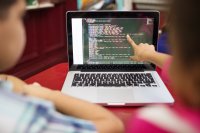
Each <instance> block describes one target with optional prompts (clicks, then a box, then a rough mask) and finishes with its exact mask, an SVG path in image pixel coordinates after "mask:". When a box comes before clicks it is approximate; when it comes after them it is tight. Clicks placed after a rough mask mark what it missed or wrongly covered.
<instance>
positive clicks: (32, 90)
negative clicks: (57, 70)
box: [23, 83, 52, 100]
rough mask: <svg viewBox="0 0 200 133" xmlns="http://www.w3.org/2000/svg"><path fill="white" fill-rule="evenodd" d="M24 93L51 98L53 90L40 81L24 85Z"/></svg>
mask: <svg viewBox="0 0 200 133" xmlns="http://www.w3.org/2000/svg"><path fill="white" fill-rule="evenodd" d="M23 89H24V90H23V93H25V94H26V95H28V96H33V97H38V98H41V99H46V100H50V99H49V98H50V96H51V92H52V90H50V89H48V88H45V87H42V86H41V85H40V84H38V83H33V84H30V85H24V87H23Z"/></svg>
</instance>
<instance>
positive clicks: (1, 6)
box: [0, 0, 17, 19]
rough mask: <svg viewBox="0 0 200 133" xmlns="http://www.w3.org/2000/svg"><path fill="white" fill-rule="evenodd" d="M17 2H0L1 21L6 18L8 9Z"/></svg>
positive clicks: (9, 0) (1, 0)
mask: <svg viewBox="0 0 200 133" xmlns="http://www.w3.org/2000/svg"><path fill="white" fill-rule="evenodd" d="M16 2H17V0H0V19H2V18H5V17H6V13H7V11H8V9H9V8H10V7H11V6H12V5H13V4H15V3H16Z"/></svg>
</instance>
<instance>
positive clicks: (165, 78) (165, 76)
mask: <svg viewBox="0 0 200 133" xmlns="http://www.w3.org/2000/svg"><path fill="white" fill-rule="evenodd" d="M171 63H172V58H169V59H168V60H167V61H166V62H165V64H164V66H163V68H162V69H161V73H160V74H161V75H160V76H161V78H162V80H163V81H164V82H165V83H166V84H169V83H170V78H169V68H170V65H171Z"/></svg>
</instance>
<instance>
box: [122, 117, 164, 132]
mask: <svg viewBox="0 0 200 133" xmlns="http://www.w3.org/2000/svg"><path fill="white" fill-rule="evenodd" d="M126 133H168V132H167V131H165V130H163V129H161V128H159V127H157V126H156V125H154V124H152V123H150V122H148V121H145V120H143V119H140V118H138V117H137V116H136V117H133V118H132V119H131V121H130V122H129V123H128V125H127V126H126Z"/></svg>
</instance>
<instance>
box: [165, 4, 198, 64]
mask: <svg viewBox="0 0 200 133" xmlns="http://www.w3.org/2000/svg"><path fill="white" fill-rule="evenodd" d="M199 13H200V1H199V0H173V1H172V3H171V10H170V13H169V22H168V23H169V27H168V28H169V32H171V33H172V32H174V33H175V37H176V38H173V40H172V39H170V43H171V45H172V46H171V47H172V48H174V50H177V51H178V56H180V59H181V61H182V63H184V64H190V65H192V64H200V15H199ZM171 33H170V34H171ZM172 34H173V33H172ZM175 39H176V40H175ZM174 45H175V46H174Z"/></svg>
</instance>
